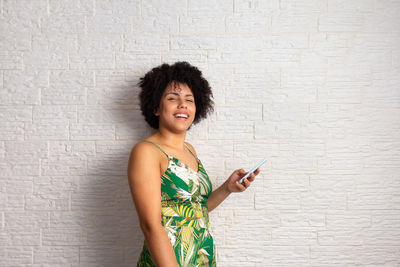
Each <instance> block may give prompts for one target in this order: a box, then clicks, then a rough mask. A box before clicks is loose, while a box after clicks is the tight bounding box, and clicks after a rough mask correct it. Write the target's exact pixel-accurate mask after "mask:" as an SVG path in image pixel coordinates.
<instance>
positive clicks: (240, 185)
mask: <svg viewBox="0 0 400 267" xmlns="http://www.w3.org/2000/svg"><path fill="white" fill-rule="evenodd" d="M246 179H247V178H246ZM246 179H244V180H243V183H239V181H236V186H237V187H238V189H239V192H243V191H244V190H246V187H245V186H244V185H243V184H244V181H245V180H246Z"/></svg>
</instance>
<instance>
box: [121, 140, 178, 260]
mask: <svg viewBox="0 0 400 267" xmlns="http://www.w3.org/2000/svg"><path fill="white" fill-rule="evenodd" d="M150 146H151V144H148V143H144V142H143V143H138V144H137V145H136V146H135V147H134V148H133V149H132V152H131V155H130V158H129V164H128V179H129V187H130V190H131V193H132V197H133V201H134V203H135V207H136V211H137V213H138V216H139V220H140V227H141V229H142V231H143V233H144V236H145V238H146V243H147V247H148V249H149V251H150V254H151V257H152V258H153V261H154V263H155V264H156V265H157V266H168V267H169V266H178V263H177V261H176V256H175V252H174V250H173V248H172V245H171V242H170V240H169V238H168V236H167V233H166V232H165V230H164V228H163V226H162V224H161V182H160V176H161V173H160V163H159V160H157V159H159V157H160V155H159V153H158V151H155V150H154V149H153V148H152V147H150ZM153 159H154V160H153Z"/></svg>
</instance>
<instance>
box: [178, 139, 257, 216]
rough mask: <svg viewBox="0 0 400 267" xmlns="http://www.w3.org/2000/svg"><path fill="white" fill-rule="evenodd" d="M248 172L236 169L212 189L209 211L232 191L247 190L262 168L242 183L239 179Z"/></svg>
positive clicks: (192, 148)
mask: <svg viewBox="0 0 400 267" xmlns="http://www.w3.org/2000/svg"><path fill="white" fill-rule="evenodd" d="M186 144H188V145H189V147H190V149H191V150H192V151H193V153H194V155H195V156H196V157H197V153H196V150H195V149H194V147H193V146H192V145H191V144H189V143H186ZM246 173H247V172H246V171H245V170H243V169H239V170H235V171H234V172H233V173H232V174H231V176H229V178H228V179H227V180H226V181H225V182H224V183H223V184H222V185H220V186H219V187H218V188H217V189H216V190H214V191H212V192H211V194H210V196H209V197H208V199H207V207H208V211H212V210H213V209H215V208H216V207H218V206H219V204H221V203H222V201H224V200H225V199H226V198H227V197H228V196H229V195H230V194H231V193H233V192H243V191H244V190H246V188H247V187H249V186H250V183H251V182H253V181H254V179H255V177H256V175H258V174H259V173H260V168H258V169H257V170H255V171H254V172H253V173H251V174H250V175H249V176H248V177H247V178H245V179H244V180H243V183H241V184H240V183H239V182H238V181H239V180H240V179H241V178H242V177H243V176H245V175H246Z"/></svg>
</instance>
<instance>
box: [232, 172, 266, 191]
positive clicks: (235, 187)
mask: <svg viewBox="0 0 400 267" xmlns="http://www.w3.org/2000/svg"><path fill="white" fill-rule="evenodd" d="M246 173H247V172H246V171H245V170H243V169H239V170H235V171H234V172H233V173H232V174H231V176H229V178H228V180H226V187H227V189H228V191H229V192H231V193H232V192H243V191H245V190H246V188H247V187H249V186H250V183H251V182H253V181H254V179H255V177H256V175H258V174H259V173H260V168H257V170H255V172H253V173H251V174H250V175H249V176H248V177H247V178H245V179H244V180H243V182H242V183H239V180H240V179H241V178H242V177H243V176H245V175H246Z"/></svg>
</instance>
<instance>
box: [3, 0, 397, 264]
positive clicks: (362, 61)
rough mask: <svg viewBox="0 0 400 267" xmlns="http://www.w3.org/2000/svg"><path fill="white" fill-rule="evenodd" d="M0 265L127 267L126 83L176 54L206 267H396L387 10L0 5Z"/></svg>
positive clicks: (134, 228) (16, 0)
mask: <svg viewBox="0 0 400 267" xmlns="http://www.w3.org/2000/svg"><path fill="white" fill-rule="evenodd" d="M0 7H1V14H0V36H1V38H0V125H1V127H0V266H15V267H39V266H40V267H50V266H51V267H53V266H57V267H91V266H121V267H124V266H125V267H127V266H135V263H136V260H137V256H138V253H139V252H140V250H141V247H142V242H143V235H142V233H141V231H140V229H139V225H138V219H137V216H136V213H135V210H134V207H133V203H132V199H131V196H130V192H129V188H128V183H127V177H126V167H127V160H128V154H129V151H130V149H131V147H132V146H133V145H134V144H135V143H136V142H137V141H138V140H140V139H142V138H144V137H146V136H147V135H149V134H150V133H151V131H150V129H149V127H147V126H146V124H145V122H144V120H143V118H142V116H141V114H140V111H139V106H138V104H139V102H138V99H137V94H138V88H137V86H136V85H135V84H136V83H137V82H138V78H139V77H140V76H142V75H143V74H144V73H145V72H146V71H148V70H149V69H150V68H152V67H154V66H156V65H159V64H161V63H162V62H168V63H173V62H175V61H178V60H187V61H189V62H191V63H192V64H194V65H196V66H198V67H199V68H201V70H202V71H203V73H204V75H205V76H206V78H208V80H209V81H210V83H211V85H212V87H213V92H214V97H215V102H216V109H215V113H214V114H213V115H212V116H210V118H209V119H207V120H206V121H204V122H202V123H201V124H199V125H197V126H194V127H193V128H192V130H191V132H190V134H189V136H188V139H189V141H190V142H192V143H193V144H194V146H195V147H196V148H197V152H198V154H199V157H200V158H201V159H202V161H203V163H204V165H205V167H206V169H207V171H208V172H209V174H210V176H211V179H212V180H213V184H214V186H217V185H219V184H221V183H222V182H223V181H224V180H225V179H226V177H227V176H228V175H229V174H230V173H231V172H232V171H233V169H236V168H241V167H243V168H244V169H249V168H250V167H252V166H253V165H254V163H256V162H257V161H258V160H260V159H261V158H263V157H268V158H269V161H268V162H267V164H266V165H265V166H264V167H263V168H262V172H261V174H260V175H259V176H258V178H257V180H256V181H255V182H254V183H253V185H252V187H251V188H250V189H249V190H247V191H246V192H245V193H242V194H234V195H231V196H230V197H229V198H228V199H227V200H226V201H225V202H224V203H223V204H222V205H221V206H220V207H218V208H217V209H216V210H215V211H213V212H212V213H211V223H212V226H213V229H214V235H215V242H216V246H217V259H218V266H299V267H300V266H301V267H311V266H399V265H400V193H399V192H400V64H399V62H400V16H399V14H400V1H398V0H352V1H343V0H301V1H294V0H271V1H267V0H265V1H261V0H260V1H257V0H221V1H212V0H210V1H196V0H174V1H156V0H153V1H147V0H143V1H139V0H137V1H131V0H118V1H113V0H111V1H105V0H87V1H85V0H72V1H71V0H63V1H60V0H54V1H53V0H50V1H49V0H35V1H30V0H1V1H0Z"/></svg>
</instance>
